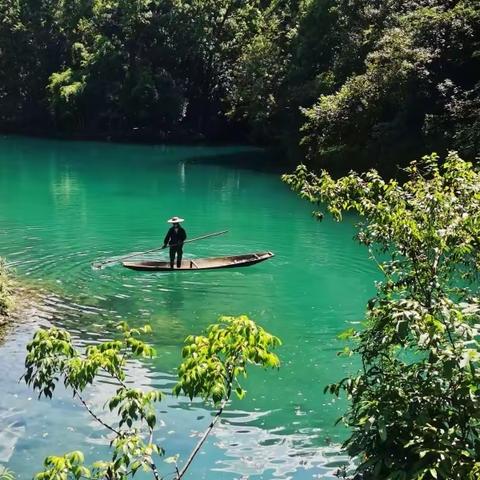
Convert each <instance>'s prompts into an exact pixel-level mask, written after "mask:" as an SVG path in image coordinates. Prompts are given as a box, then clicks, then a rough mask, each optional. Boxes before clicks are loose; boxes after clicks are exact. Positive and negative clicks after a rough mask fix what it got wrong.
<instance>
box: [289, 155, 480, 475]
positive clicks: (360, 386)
mask: <svg viewBox="0 0 480 480" xmlns="http://www.w3.org/2000/svg"><path fill="white" fill-rule="evenodd" d="M406 173H407V175H408V180H407V181H406V182H405V183H404V184H399V183H398V182H397V181H395V180H390V181H385V180H383V179H382V178H381V177H380V176H379V175H378V173H377V172H375V171H370V172H368V173H365V174H363V175H358V174H356V173H352V174H350V175H349V176H347V177H343V178H341V179H339V180H333V179H332V178H331V177H330V176H329V175H328V174H327V173H326V172H323V173H322V174H321V175H320V176H316V175H314V174H312V173H309V172H308V171H307V170H306V169H305V167H299V168H298V170H297V172H296V175H291V176H286V177H285V178H284V179H285V181H286V182H287V183H288V184H290V186H291V187H292V188H294V189H295V190H296V191H298V192H299V193H300V194H301V195H302V196H303V197H304V198H307V199H308V200H310V201H311V202H314V203H318V202H323V203H324V204H325V205H326V208H327V209H328V210H329V212H330V213H331V214H332V215H333V216H334V217H335V218H336V219H337V220H340V219H341V218H342V212H345V211H353V212H356V213H357V214H359V215H360V216H361V217H362V220H363V221H362V223H361V224H360V225H359V233H358V240H359V241H360V242H361V243H362V244H364V245H366V246H367V247H368V248H369V251H370V253H371V255H372V259H374V260H375V261H376V262H377V265H378V266H379V268H380V271H381V273H382V274H383V276H384V280H383V281H382V282H379V283H378V285H377V294H376V296H375V298H373V299H372V300H371V301H370V302H369V305H368V309H367V320H366V325H365V329H364V330H362V331H359V332H353V331H352V330H350V331H348V332H346V333H345V335H343V338H352V336H353V339H354V340H355V341H356V344H355V347H354V349H353V351H354V353H356V354H357V355H359V356H360V357H361V359H362V365H363V369H362V371H360V372H359V373H358V374H357V375H355V376H352V377H349V378H345V379H343V380H342V381H340V382H339V383H338V384H334V385H330V386H329V387H327V389H326V390H329V391H330V392H331V393H333V394H335V395H339V394H340V393H341V392H344V393H345V394H346V395H347V397H348V399H349V400H350V402H351V406H350V408H349V410H348V411H347V413H346V414H345V416H344V417H343V420H344V422H345V423H346V425H347V426H349V427H350V428H351V429H352V434H351V436H350V437H349V439H348V440H347V441H346V442H345V448H346V449H347V451H348V453H349V454H350V455H352V456H355V457H356V458H357V462H358V463H357V467H356V473H355V474H354V476H353V478H354V479H364V478H369V479H379V480H380V479H387V478H388V479H405V480H408V479H415V480H421V479H424V480H427V479H444V480H457V479H458V480H460V479H474V478H475V479H476V478H479V477H478V475H479V471H480V470H479V467H480V453H479V452H480V422H479V418H480V390H479V387H480V373H479V372H480V370H479V367H480V365H479V361H480V344H479V341H478V339H479V335H480V330H479V329H480V300H479V298H478V296H477V295H478V274H479V267H480V249H479V247H480V245H479V242H480V173H479V171H478V169H477V168H475V167H473V165H472V164H471V163H468V162H465V161H463V160H461V159H460V158H459V157H458V155H457V154H456V153H450V154H449V155H448V156H447V158H446V159H445V160H444V161H443V162H442V161H440V159H439V157H438V156H437V155H435V154H432V155H430V156H427V157H424V158H423V159H422V160H421V161H418V162H412V163H411V164H410V166H409V167H408V169H407V171H406ZM380 257H381V258H387V259H386V260H378V258H380Z"/></svg>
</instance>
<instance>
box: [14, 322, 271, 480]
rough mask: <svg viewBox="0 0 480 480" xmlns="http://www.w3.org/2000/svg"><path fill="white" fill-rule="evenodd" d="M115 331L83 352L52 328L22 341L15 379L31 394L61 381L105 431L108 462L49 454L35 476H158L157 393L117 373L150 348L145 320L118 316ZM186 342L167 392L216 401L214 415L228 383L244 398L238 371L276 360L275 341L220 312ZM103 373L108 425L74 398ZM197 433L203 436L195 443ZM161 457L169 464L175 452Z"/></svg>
mask: <svg viewBox="0 0 480 480" xmlns="http://www.w3.org/2000/svg"><path fill="white" fill-rule="evenodd" d="M118 331H119V338H117V339H115V340H110V341H105V342H102V343H99V344H96V345H91V346H88V347H86V348H85V349H84V350H79V349H77V348H75V346H74V345H73V343H72V338H71V336H70V334H69V333H68V332H67V331H65V330H63V329H59V328H55V327H52V328H49V329H40V330H38V331H37V332H36V333H35V335H34V337H33V340H32V341H31V342H30V343H29V344H28V346H27V352H28V353H27V356H26V359H25V367H26V371H25V374H24V377H23V378H24V380H25V382H26V383H27V385H30V386H31V387H32V388H33V389H34V390H37V391H38V392H39V397H40V396H42V395H44V396H45V397H50V398H51V397H52V395H53V392H54V390H55V386H56V384H57V383H58V382H59V381H63V383H64V385H65V387H67V388H71V389H72V391H73V395H74V397H76V398H78V399H79V401H80V402H81V403H82V405H83V406H84V407H85V409H86V410H87V411H88V413H89V414H90V415H91V416H92V417H93V418H94V419H95V420H96V421H97V422H98V423H99V424H100V425H101V426H102V427H103V428H105V429H107V430H108V431H109V433H110V434H111V435H113V437H112V438H111V441H110V447H111V450H112V456H111V458H110V459H109V460H107V461H99V462H95V463H94V464H93V465H91V466H86V465H85V464H84V457H83V454H82V453H81V452H70V453H67V454H65V455H63V456H49V457H47V458H46V459H45V461H44V469H43V471H41V472H40V473H38V474H37V475H36V477H35V478H36V480H80V478H82V477H83V478H92V479H98V480H100V479H104V478H108V479H119V480H121V479H126V478H127V477H132V476H134V475H135V473H136V472H137V471H138V470H139V469H143V470H144V471H147V472H151V473H152V475H153V476H154V478H155V480H160V474H159V472H158V470H157V466H156V463H155V462H156V459H157V457H159V456H162V455H163V454H164V450H163V448H162V447H161V446H160V445H158V444H156V443H155V442H154V433H155V432H154V430H155V426H156V423H157V414H156V409H155V405H156V403H158V402H160V401H161V400H162V399H163V394H162V392H160V391H158V390H151V391H143V390H141V389H138V388H131V387H129V386H128V385H127V383H126V373H125V367H126V365H127V362H129V361H132V360H134V359H139V358H149V357H152V356H153V355H154V354H155V351H154V349H153V348H152V347H151V346H149V345H148V344H146V343H145V342H144V341H143V340H142V336H143V335H145V334H148V333H151V328H150V327H149V326H148V325H147V326H144V327H142V328H130V327H129V326H128V325H127V324H126V323H125V322H122V323H121V324H120V325H118ZM186 342H187V345H186V346H185V349H184V362H183V363H182V365H181V366H180V368H179V383H178V385H176V386H175V388H174V394H176V395H179V394H180V393H182V392H184V393H186V394H187V395H189V396H190V398H193V397H194V396H201V397H203V398H204V399H205V400H212V401H213V402H214V403H218V402H220V401H222V407H221V409H220V411H219V412H218V413H217V416H216V418H218V417H219V415H220V414H221V412H222V411H223V408H224V406H225V404H226V402H227V401H228V400H229V399H230V395H231V390H232V385H233V384H234V383H236V385H237V386H236V393H237V395H238V397H239V398H242V397H243V396H244V394H245V391H244V390H243V389H242V388H241V386H240V384H239V383H238V379H237V377H238V376H239V375H244V376H246V367H247V365H248V364H250V365H258V366H263V367H278V366H279V360H278V357H277V356H276V355H275V354H273V353H272V352H271V349H272V348H274V347H276V346H278V345H280V341H279V340H278V339H277V338H276V337H274V336H272V335H270V334H269V333H267V332H266V331H265V330H263V329H262V328H261V327H259V326H257V325H256V324H255V322H253V321H252V320H250V319H249V318H248V317H245V316H240V317H222V318H221V319H220V322H219V323H218V324H215V325H212V326H210V327H209V329H208V331H207V336H206V337H202V336H199V337H188V339H187V340H186ZM105 374H106V375H108V376H109V377H110V381H112V382H114V383H115V384H117V389H116V391H115V394H114V395H113V396H112V397H111V398H110V399H109V400H108V401H107V402H106V407H108V409H109V410H110V411H111V412H115V413H116V423H115V424H108V423H106V422H105V421H104V420H102V419H101V418H100V416H99V415H98V414H96V413H95V412H94V411H93V410H92V409H91V408H90V407H89V406H88V404H87V403H86V401H85V400H84V399H83V397H82V392H83V391H84V390H85V389H86V388H87V387H88V386H89V385H92V384H94V382H95V381H96V380H97V378H98V376H99V375H102V376H104V375H105ZM145 430H146V433H145ZM207 434H208V432H207ZM205 438H206V435H205V437H204V438H203V439H202V443H203V441H204V440H205ZM200 446H201V443H200V444H199V445H198V446H197V447H196V449H195V450H194V452H193V453H192V455H191V457H190V458H189V460H188V463H187V464H186V466H184V467H183V470H182V473H181V472H178V470H177V479H180V478H181V476H183V474H184V473H185V472H186V470H187V469H188V466H189V465H190V463H191V461H192V460H193V457H194V456H195V455H196V453H197V452H198V450H199V448H200ZM172 459H173V460H172ZM167 460H168V461H169V462H175V463H176V457H170V458H169V459H167ZM6 480H9V479H6Z"/></svg>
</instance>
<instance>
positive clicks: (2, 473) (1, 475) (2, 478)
mask: <svg viewBox="0 0 480 480" xmlns="http://www.w3.org/2000/svg"><path fill="white" fill-rule="evenodd" d="M0 480H15V475H14V473H13V472H12V471H11V470H9V469H8V468H7V467H4V466H0Z"/></svg>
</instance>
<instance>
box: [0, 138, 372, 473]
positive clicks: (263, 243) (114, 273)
mask: <svg viewBox="0 0 480 480" xmlns="http://www.w3.org/2000/svg"><path fill="white" fill-rule="evenodd" d="M256 155H258V163H259V164H260V163H261V161H262V159H261V157H262V154H261V152H260V151H258V152H257V151H255V150H252V149H246V148H243V147H218V148H208V147H183V146H182V147H174V146H168V147H165V146H135V145H117V144H114V145H112V144H102V143H93V142H84V143H82V142H62V141H50V140H38V139H28V138H21V137H4V138H0V256H5V257H6V258H7V259H8V261H9V262H10V263H11V264H13V265H14V266H15V268H16V271H17V274H18V275H19V277H20V278H24V279H28V281H29V282H32V283H34V284H39V285H41V286H42V287H43V288H44V289H45V290H46V291H47V292H48V293H46V294H45V298H44V300H43V302H42V305H41V306H40V307H39V308H38V309H34V310H32V311H30V312H29V314H28V315H25V316H24V317H25V318H23V320H22V322H21V323H20V324H19V325H18V326H16V327H15V328H13V329H10V330H9V331H8V332H7V333H6V335H5V338H4V340H3V343H2V345H1V346H0V382H1V383H0V385H1V392H2V394H1V395H0V463H1V464H4V465H7V466H8V467H9V468H10V469H12V470H14V471H15V472H16V473H17V474H18V476H19V478H21V479H26V478H30V477H31V476H32V474H33V473H34V472H36V471H38V470H39V469H40V466H41V462H42V459H43V457H44V456H45V455H48V454H61V453H63V452H65V451H70V450H75V449H81V450H83V451H84V452H85V453H86V454H87V460H93V459H97V458H100V457H101V456H102V454H104V453H105V451H106V447H105V445H106V444H107V443H108V440H107V436H106V432H105V431H104V430H102V429H100V428H97V427H96V426H95V425H93V424H92V423H91V421H90V418H89V417H88V416H87V414H86V413H84V412H83V411H82V409H81V408H80V407H79V405H78V404H77V403H76V402H75V401H73V400H72V398H71V395H70V394H69V393H67V392H64V391H62V389H59V391H56V392H55V393H56V394H55V395H54V399H53V400H43V399H42V400H41V401H38V400H36V396H35V394H34V393H33V392H32V391H30V390H28V389H27V388H26V387H24V385H23V384H21V383H18V378H19V377H20V375H21V374H22V364H23V358H24V355H25V353H24V352H25V344H26V342H27V341H28V340H29V339H30V338H31V336H32V334H33V332H34V330H35V328H37V327H38V326H39V325H51V324H54V325H57V326H62V327H65V328H68V329H70V331H71V332H72V333H73V334H74V336H75V339H76V342H77V344H79V345H85V344H87V343H91V342H96V341H99V340H102V339H106V338H111V336H112V332H113V331H114V324H115V322H117V321H119V320H127V321H128V322H129V323H130V324H131V325H141V324H144V323H149V324H150V325H151V326H152V327H153V329H154V334H153V336H152V337H151V339H150V340H151V342H152V343H153V344H154V346H155V348H156V350H157V357H156V358H155V359H154V360H152V361H148V362H143V363H137V364H133V365H131V366H130V370H129V373H130V381H131V382H132V383H134V384H136V385H139V386H146V387H152V386H153V387H159V388H161V389H163V390H164V391H166V392H168V391H169V390H170V389H171V387H172V386H173V385H174V382H175V367H176V366H177V365H178V364H179V362H180V360H181V348H182V343H183V340H184V338H185V337H186V336H187V335H188V334H192V333H193V334H198V333H200V332H201V331H202V330H203V329H204V328H205V327H207V326H208V325H209V324H210V323H212V322H214V321H215V320H216V319H217V317H218V316H219V315H222V314H227V315H237V314H248V315H249V316H251V318H253V319H255V320H256V321H257V322H258V323H259V324H260V325H262V326H263V327H264V328H266V329H267V330H268V331H270V332H271V333H273V334H275V335H277V336H279V337H280V338H281V339H282V341H283V346H282V347H281V348H280V349H279V350H278V354H279V356H280V357H281V360H282V367H281V369H280V370H278V371H267V372H264V371H255V370H251V371H250V375H249V378H248V379H247V380H246V382H245V386H246V389H247V390H248V394H247V397H246V398H245V399H244V400H243V401H239V400H236V399H235V400H233V402H232V404H231V406H230V407H229V409H228V412H227V413H226V414H225V416H224V418H223V419H222V421H221V423H220V424H219V425H218V427H216V429H215V430H214V433H213V434H212V436H211V437H210V438H209V440H208V442H207V444H206V446H205V448H204V449H203V451H202V453H201V454H200V455H199V456H198V458H197V459H196V460H195V463H194V464H193V466H192V467H191V471H190V473H189V476H188V478H195V479H200V478H208V479H234V478H242V479H246V478H251V479H257V478H258V479H260V478H262V479H269V478H292V479H304V478H324V479H332V478H335V477H333V473H334V472H335V470H336V468H337V466H338V465H340V464H342V463H344V462H345V461H346V458H345V457H344V456H342V455H339V454H338V444H339V443H340V442H341V440H342V438H344V436H345V431H344V430H343V429H342V428H341V427H334V422H335V420H336V419H337V417H338V416H339V415H340V413H341V411H342V409H343V408H344V406H345V404H344V403H342V402H338V401H334V400H333V398H332V397H330V396H328V395H324V394H323V388H324V386H325V385H326V384H328V383H330V382H333V381H335V380H339V379H340V378H342V377H343V376H344V375H345V374H346V373H347V372H348V371H349V370H351V369H352V368H353V367H352V365H351V363H350V362H351V360H348V359H344V358H342V357H338V356H336V352H337V351H338V350H339V349H341V347H342V344H341V342H339V341H338V340H337V339H336V335H337V334H338V333H339V332H341V331H342V330H344V329H345V328H347V327H349V326H351V325H352V324H357V323H358V322H359V321H360V320H361V318H362V315H363V312H364V306H365V303H366V301H367V300H368V298H369V297H370V296H372V294H373V281H374V280H375V278H376V273H375V271H374V267H373V265H372V264H371V263H370V262H369V260H368V257H367V253H366V252H365V250H364V249H363V248H361V247H360V246H358V245H357V244H356V243H355V242H354V241H352V237H353V235H354V228H353V223H354V221H353V219H348V218H347V219H346V221H345V222H344V223H341V224H337V223H334V222H333V221H331V220H330V219H326V220H324V221H323V222H322V223H317V222H315V221H314V220H313V219H312V216H311V210H312V207H311V205H308V204H307V203H306V202H304V201H302V200H300V199H299V198H297V197H296V196H295V195H294V194H293V193H291V192H290V191H289V190H288V188H287V187H286V186H285V185H283V184H282V182H281V181H280V179H279V174H278V173H271V172H267V171H262V170H260V169H258V170H256V169H254V168H253V167H254V165H253V164H254V163H255V162H253V164H252V161H251V159H252V158H254V157H255V156H256ZM242 156H244V157H245V158H247V157H248V160H249V161H248V164H249V168H239V167H238V162H237V160H238V158H242ZM232 159H235V162H232V161H231V160H232ZM172 215H180V216H182V217H184V218H186V219H187V221H186V222H185V228H186V230H187V232H188V235H189V236H190V237H195V236H198V235H202V234H204V233H208V232H214V231H218V230H223V229H228V230H229V233H228V234H227V235H224V236H221V237H217V238H213V239H209V240H205V241H202V242H198V243H192V244H191V245H189V246H186V249H185V250H186V253H185V256H186V257H203V256H217V255H228V254H240V253H248V252H254V251H262V250H270V251H272V252H274V253H275V255H276V256H275V257H274V258H273V259H271V260H269V261H267V262H264V263H261V264H259V265H256V266H252V267H249V268H244V269H238V270H223V271H222V270H217V271H210V272H188V273H172V274H171V273H167V274H165V273H144V272H134V271H129V270H127V269H124V268H122V267H121V266H118V265H116V266H112V267H109V268H106V269H103V270H94V269H92V268H91V262H92V261H94V260H96V259H99V258H105V257H108V256H110V255H118V254H121V253H128V252H132V251H142V250H146V249H149V248H153V247H155V246H157V245H161V244H162V240H163V236H164V234H165V231H166V228H167V224H166V223H165V220H166V219H167V218H168V217H170V216H172ZM113 388H114V387H113V386H112V385H110V384H108V382H106V381H105V382H101V383H100V385H99V386H98V387H96V388H93V389H91V390H90V391H89V392H88V394H87V397H88V399H89V402H90V403H91V404H92V405H93V406H94V407H96V408H97V409H100V410H101V409H102V407H103V404H104V402H105V400H106V398H107V396H108V394H109V393H110V392H111V391H112V389H113ZM159 408H160V410H159V412H160V413H159V428H158V431H157V435H156V438H157V440H158V442H159V443H161V444H162V445H164V446H165V448H166V450H167V455H173V454H175V453H179V454H180V461H181V459H182V458H183V459H185V456H186V455H187V454H188V452H189V451H190V450H191V448H192V446H193V445H194V443H195V442H196V440H197V438H198V434H199V432H201V431H203V430H204V429H205V428H206V427H207V425H208V423H209V418H210V415H211V410H210V409H209V408H207V407H206V406H205V405H204V404H202V402H200V401H194V402H189V401H188V400H187V399H185V398H179V399H176V398H174V397H171V396H168V397H167V399H166V400H165V402H163V403H162V404H161V405H160V407H159ZM161 470H162V472H163V473H165V474H169V473H171V470H172V468H171V465H169V464H164V465H162V466H161ZM167 478H169V477H167ZM170 478H171V477H170Z"/></svg>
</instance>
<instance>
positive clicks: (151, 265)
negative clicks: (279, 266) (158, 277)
mask: <svg viewBox="0 0 480 480" xmlns="http://www.w3.org/2000/svg"><path fill="white" fill-rule="evenodd" d="M273 256H274V254H273V253H272V252H259V253H247V254H245V255H230V256H228V257H210V258H193V259H190V258H188V259H183V260H182V265H181V267H180V268H177V266H176V265H175V268H173V269H172V268H170V262H168V261H159V260H137V261H131V262H123V263H122V265H123V266H124V267H126V268H130V269H132V270H144V271H149V272H185V271H189V272H192V271H195V270H214V269H218V268H237V267H248V266H250V265H255V264H256V263H260V262H263V261H265V260H268V259H269V258H272V257H273Z"/></svg>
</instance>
